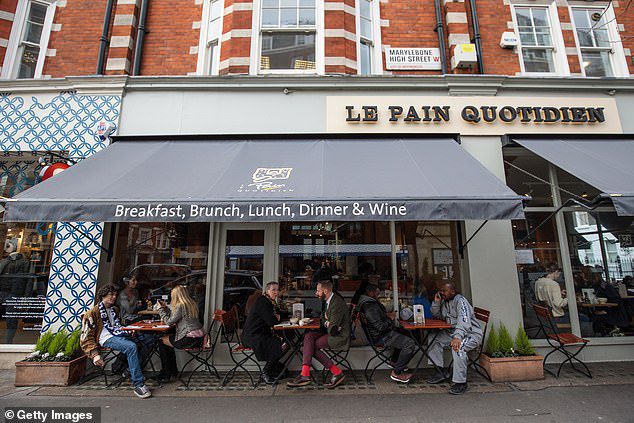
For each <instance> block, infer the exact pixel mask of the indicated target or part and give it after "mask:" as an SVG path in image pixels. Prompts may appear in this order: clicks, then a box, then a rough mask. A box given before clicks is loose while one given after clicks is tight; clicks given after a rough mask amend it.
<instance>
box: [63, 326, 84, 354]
mask: <svg viewBox="0 0 634 423" xmlns="http://www.w3.org/2000/svg"><path fill="white" fill-rule="evenodd" d="M80 336H81V332H80V330H79V328H77V329H75V330H74V331H72V332H71V334H70V336H69V337H68V342H66V348H64V356H66V357H68V359H69V360H71V359H73V358H75V356H76V355H77V353H78V352H79V351H80V346H79V337H80Z"/></svg>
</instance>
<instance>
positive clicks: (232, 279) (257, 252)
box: [222, 230, 264, 320]
mask: <svg viewBox="0 0 634 423" xmlns="http://www.w3.org/2000/svg"><path fill="white" fill-rule="evenodd" d="M263 269H264V231H263V230H228V231H227V241H226V247H225V273H224V298H223V301H222V308H223V310H230V309H231V308H232V307H234V306H236V305H237V306H238V307H239V309H240V311H242V310H244V307H245V305H246V304H247V301H248V299H249V297H250V296H251V295H252V294H253V293H257V294H260V293H261V292H262V270H263ZM240 318H241V320H242V318H243V316H240Z"/></svg>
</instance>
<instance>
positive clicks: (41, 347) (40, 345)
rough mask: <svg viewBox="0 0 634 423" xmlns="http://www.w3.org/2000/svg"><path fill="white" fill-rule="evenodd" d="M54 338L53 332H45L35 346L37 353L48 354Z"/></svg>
mask: <svg viewBox="0 0 634 423" xmlns="http://www.w3.org/2000/svg"><path fill="white" fill-rule="evenodd" d="M54 337H55V334H54V333H53V332H44V333H43V334H42V335H41V336H40V339H38V340H37V343H36V344H35V351H39V352H40V353H41V354H44V353H45V352H47V351H48V346H49V345H50V344H51V341H53V338H54Z"/></svg>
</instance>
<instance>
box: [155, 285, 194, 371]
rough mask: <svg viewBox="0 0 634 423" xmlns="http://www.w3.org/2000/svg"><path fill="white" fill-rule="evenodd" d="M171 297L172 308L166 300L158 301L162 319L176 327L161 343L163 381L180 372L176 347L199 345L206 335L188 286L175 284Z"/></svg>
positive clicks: (183, 347)
mask: <svg viewBox="0 0 634 423" xmlns="http://www.w3.org/2000/svg"><path fill="white" fill-rule="evenodd" d="M171 297H172V302H171V309H170V307H168V306H167V304H166V303H165V302H164V301H162V300H159V302H158V312H159V315H160V316H161V320H163V321H164V322H165V324H167V325H170V326H175V328H176V330H175V332H174V333H173V334H171V335H165V336H164V337H162V338H161V343H160V344H159V353H160V355H161V374H160V375H159V376H158V378H159V380H161V381H169V379H170V378H171V377H172V376H176V375H177V374H178V367H177V366H176V354H175V352H174V348H177V349H185V348H195V347H199V346H200V345H202V342H203V337H204V332H203V329H202V325H201V324H200V321H199V320H198V305H197V304H196V302H195V301H194V300H193V299H192V297H190V295H189V293H188V292H187V288H186V287H185V286H182V285H178V286H175V287H174V288H172V292H171Z"/></svg>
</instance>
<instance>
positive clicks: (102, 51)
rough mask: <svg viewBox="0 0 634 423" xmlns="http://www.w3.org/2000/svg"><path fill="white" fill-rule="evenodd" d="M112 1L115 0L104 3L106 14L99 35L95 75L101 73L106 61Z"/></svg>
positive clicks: (112, 7)
mask: <svg viewBox="0 0 634 423" xmlns="http://www.w3.org/2000/svg"><path fill="white" fill-rule="evenodd" d="M114 1H115V0H108V3H107V4H106V14H105V15H104V17H103V29H102V30H101V37H99V56H98V57H97V75H103V68H104V65H105V61H106V49H107V48H108V44H109V40H108V33H109V32H110V20H111V18H112V9H114Z"/></svg>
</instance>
